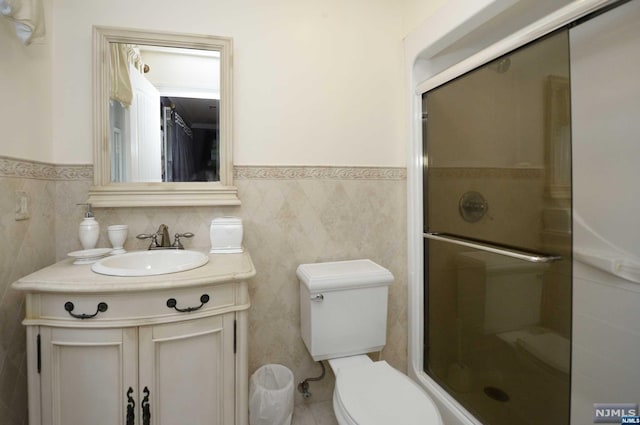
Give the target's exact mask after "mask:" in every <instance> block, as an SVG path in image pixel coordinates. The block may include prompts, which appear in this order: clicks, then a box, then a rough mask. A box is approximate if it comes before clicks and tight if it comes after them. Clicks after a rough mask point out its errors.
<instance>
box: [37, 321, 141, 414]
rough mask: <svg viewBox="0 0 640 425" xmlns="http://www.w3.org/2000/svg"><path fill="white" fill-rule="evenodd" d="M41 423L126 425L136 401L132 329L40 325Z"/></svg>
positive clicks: (135, 352)
mask: <svg viewBox="0 0 640 425" xmlns="http://www.w3.org/2000/svg"><path fill="white" fill-rule="evenodd" d="M40 347H41V370H40V374H41V376H40V379H41V381H40V382H41V384H40V396H41V409H42V425H87V424H122V425H127V421H126V416H127V391H128V390H129V388H131V392H130V395H131V396H132V399H135V398H137V397H138V390H137V380H138V379H137V378H138V332H137V328H120V329H72V328H53V327H46V326H42V327H40Z"/></svg>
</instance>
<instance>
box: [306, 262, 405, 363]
mask: <svg viewBox="0 0 640 425" xmlns="http://www.w3.org/2000/svg"><path fill="white" fill-rule="evenodd" d="M297 275H298V279H299V281H300V328H301V332H302V339H303V341H304V343H305V345H306V346H307V349H308V350H309V353H310V354H311V356H312V357H313V359H314V360H315V361H319V360H325V359H331V358H336V357H345V356H351V355H356V354H363V353H369V352H374V351H380V350H382V347H384V345H385V343H386V335H387V296H388V290H389V285H391V283H392V282H393V275H392V274H391V272H390V271H389V270H387V269H385V268H384V267H382V266H380V265H378V264H376V263H374V262H373V261H371V260H351V261H336V262H329V263H315V264H302V265H300V266H298V270H297Z"/></svg>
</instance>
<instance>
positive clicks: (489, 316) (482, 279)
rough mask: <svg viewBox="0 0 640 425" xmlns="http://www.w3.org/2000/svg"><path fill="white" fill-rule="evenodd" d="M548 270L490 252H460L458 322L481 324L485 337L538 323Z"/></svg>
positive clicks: (535, 264) (538, 264) (538, 265)
mask: <svg viewBox="0 0 640 425" xmlns="http://www.w3.org/2000/svg"><path fill="white" fill-rule="evenodd" d="M548 268H549V265H548V264H546V263H530V262H527V261H524V260H518V259H514V258H510V257H506V256H504V255H499V254H493V253H489V252H481V251H474V252H462V253H459V254H458V257H457V278H458V315H459V319H460V320H462V321H463V322H468V323H471V322H472V323H482V324H483V329H484V332H485V333H487V334H489V333H501V332H505V331H511V330H515V329H523V328H526V327H529V326H533V325H537V324H539V322H540V312H541V306H542V282H543V276H544V272H545V271H546V270H547V269H548Z"/></svg>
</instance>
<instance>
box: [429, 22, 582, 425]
mask: <svg viewBox="0 0 640 425" xmlns="http://www.w3.org/2000/svg"><path fill="white" fill-rule="evenodd" d="M568 46H569V44H568V34H567V31H561V32H556V33H554V34H553V35H550V36H547V37H545V38H543V39H541V40H538V41H536V42H534V43H531V44H529V45H527V46H525V47H523V48H520V49H518V50H516V51H514V52H512V53H510V54H508V55H506V56H504V57H501V58H499V59H497V60H495V61H493V62H492V63H489V64H487V65H485V66H483V67H481V68H478V69H476V70H474V71H472V72H469V73H467V74H465V75H463V76H461V77H459V78H457V79H455V80H453V81H451V82H449V83H447V84H445V85H442V86H440V87H437V88H435V89H433V90H431V91H429V92H427V93H425V94H424V95H423V117H424V131H423V135H424V136H423V137H424V150H425V158H426V160H425V168H424V176H425V182H424V183H425V184H424V188H425V189H424V190H425V192H424V202H425V205H424V206H425V209H424V211H425V217H424V222H425V229H424V232H425V326H424V329H425V335H424V341H425V347H424V350H425V351H424V354H425V356H424V358H425V365H424V368H425V371H426V372H427V373H428V374H429V375H430V376H431V377H432V378H433V379H434V380H436V381H437V382H438V383H439V384H440V385H441V386H442V387H443V388H444V389H445V390H447V391H448V392H449V393H450V394H451V395H452V396H454V397H455V398H456V399H457V400H458V401H459V402H460V403H461V404H462V405H463V406H464V407H465V408H466V409H467V410H469V411H470V412H471V413H473V414H474V415H475V416H476V417H477V418H478V419H480V420H481V421H482V422H483V423H486V424H493V425H498V424H516V423H517V424H531V425H534V424H547V425H553V424H567V423H568V422H569V419H568V418H569V400H570V397H569V390H570V339H571V227H570V226H571V168H570V167H571V139H570V137H571V135H570V128H571V127H570V116H571V114H570V104H569V93H570V84H569V47H568Z"/></svg>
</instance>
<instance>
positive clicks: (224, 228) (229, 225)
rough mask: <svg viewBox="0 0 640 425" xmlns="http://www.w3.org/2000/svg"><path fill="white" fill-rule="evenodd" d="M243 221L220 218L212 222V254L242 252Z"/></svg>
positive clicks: (210, 228) (210, 231)
mask: <svg viewBox="0 0 640 425" xmlns="http://www.w3.org/2000/svg"><path fill="white" fill-rule="evenodd" d="M242 233H243V230H242V220H241V219H240V218H239V217H218V218H214V219H213V220H211V226H210V227H209V237H210V239H211V250H210V251H209V252H210V253H212V254H236V253H240V252H242Z"/></svg>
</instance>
